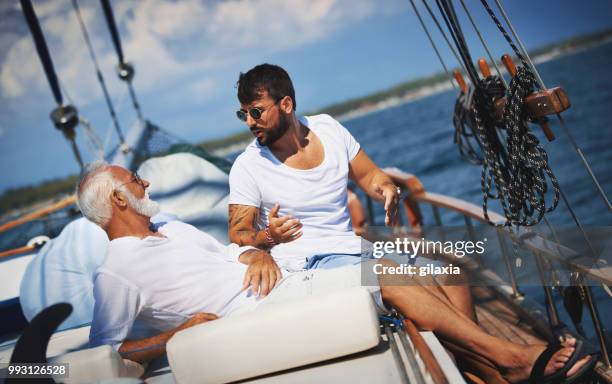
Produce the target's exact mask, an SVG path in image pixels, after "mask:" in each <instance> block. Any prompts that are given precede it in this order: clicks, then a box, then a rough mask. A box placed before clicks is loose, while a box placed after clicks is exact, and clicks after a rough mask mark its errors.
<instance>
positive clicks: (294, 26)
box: [0, 0, 612, 191]
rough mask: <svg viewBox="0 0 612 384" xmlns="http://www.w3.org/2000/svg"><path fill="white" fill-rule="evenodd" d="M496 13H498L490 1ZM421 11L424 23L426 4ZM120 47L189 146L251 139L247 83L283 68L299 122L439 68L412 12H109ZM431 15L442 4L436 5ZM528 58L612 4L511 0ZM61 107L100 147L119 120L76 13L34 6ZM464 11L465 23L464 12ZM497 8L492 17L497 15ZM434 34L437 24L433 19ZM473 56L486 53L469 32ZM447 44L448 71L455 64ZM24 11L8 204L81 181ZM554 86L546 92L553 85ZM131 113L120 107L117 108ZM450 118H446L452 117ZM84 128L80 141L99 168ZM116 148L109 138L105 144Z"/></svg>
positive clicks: (5, 93) (12, 38) (1, 22)
mask: <svg viewBox="0 0 612 384" xmlns="http://www.w3.org/2000/svg"><path fill="white" fill-rule="evenodd" d="M465 1H466V4H467V5H468V7H469V8H470V9H471V10H472V12H473V13H474V16H475V18H476V20H477V22H478V25H479V26H480V28H481V30H482V32H483V33H484V34H485V36H486V39H487V41H488V42H489V43H490V45H491V47H492V50H493V51H494V53H495V55H496V56H497V57H499V56H500V55H501V54H502V53H504V52H508V51H509V47H508V46H507V45H506V44H505V42H504V41H503V39H502V37H501V34H500V33H499V32H498V31H497V28H496V27H495V25H494V24H493V23H492V22H491V20H490V19H489V18H488V16H487V15H486V13H485V12H484V9H483V7H482V6H481V4H480V1H477V0H465ZM489 1H490V2H491V3H493V1H492V0H489ZM416 3H418V4H420V8H419V9H420V10H421V11H422V12H423V11H424V9H423V6H422V3H421V0H417V1H416ZM79 4H80V7H81V11H82V13H83V17H84V18H85V22H86V24H87V27H88V28H89V33H90V35H91V36H92V39H93V43H94V46H95V50H96V55H97V56H98V58H99V60H100V62H101V67H102V71H103V73H104V75H105V78H106V82H107V85H108V86H109V88H110V90H111V94H112V97H113V99H114V100H115V101H116V107H117V109H118V110H119V117H120V121H121V124H122V127H123V130H124V131H128V130H129V128H130V126H131V125H132V124H133V123H134V119H135V115H134V112H133V111H132V110H131V106H130V104H129V99H128V98H127V97H126V93H125V86H124V85H123V84H122V83H121V82H120V81H119V80H118V79H117V77H116V76H115V72H114V66H115V65H116V61H117V59H116V56H115V54H114V50H113V47H112V43H111V40H110V35H109V33H108V30H107V29H106V26H105V24H104V20H103V15H102V11H101V8H100V4H99V2H98V1H95V0H87V1H84V0H81V1H79ZM112 4H113V7H114V12H115V17H116V19H117V22H118V23H119V28H120V33H121V35H122V41H123V48H124V53H125V56H126V57H127V59H128V61H130V62H132V63H133V64H134V66H135V68H136V76H135V80H134V85H135V87H136V91H137V93H138V96H139V98H140V101H141V105H142V108H143V111H144V114H145V116H146V117H147V118H148V119H149V120H151V121H152V122H154V123H156V124H158V125H160V126H161V127H163V128H164V129H166V130H168V131H170V132H172V133H174V134H175V135H177V136H180V137H182V138H185V139H187V140H189V141H193V142H197V141H202V140H205V139H210V138H216V137H222V136H226V135H228V134H232V133H236V132H239V131H241V130H243V129H244V127H243V126H242V125H241V124H240V122H239V121H238V120H237V119H236V117H235V115H234V111H235V110H236V109H237V102H236V97H235V88H234V85H235V82H236V79H237V77H238V74H239V72H240V71H246V70H248V69H249V68H251V67H252V66H254V65H256V64H259V63H262V62H270V63H275V64H279V65H282V66H283V67H285V68H286V69H287V70H288V72H289V73H290V75H291V76H292V78H293V81H294V85H295V88H296V96H297V102H298V112H300V111H302V112H303V111H308V110H313V109H316V108H319V107H322V106H325V105H328V104H330V103H334V102H339V101H343V100H346V99H348V98H352V97H357V96H361V95H366V94H369V93H371V92H374V91H377V90H380V89H384V88H387V87H390V86H392V85H394V84H396V83H398V82H401V81H405V80H409V79H413V78H418V77H421V76H423V75H428V74H432V73H436V72H438V71H440V70H441V67H440V65H439V63H438V61H437V59H436V57H435V55H434V52H433V50H432V49H431V48H430V45H429V42H428V41H427V39H426V37H425V35H424V33H423V31H422V30H421V28H420V25H419V24H418V21H417V19H416V17H415V15H414V13H413V12H412V10H411V7H410V3H409V1H408V0H382V1H381V0H379V1H377V0H291V1H286V0H261V1H223V2H212V1H196V0H193V1H189V0H183V1H177V2H169V1H164V2H162V1H112ZM429 4H430V5H431V6H435V2H434V1H432V0H429ZM503 4H504V6H505V7H506V10H507V12H508V14H509V15H510V17H511V19H512V21H513V23H514V25H515V27H516V29H517V31H518V33H519V35H520V36H521V38H522V39H523V41H524V43H525V45H526V46H527V48H534V47H538V46H541V45H544V44H548V43H551V42H555V41H558V40H562V39H565V38H568V37H572V36H575V35H579V34H583V33H588V32H593V31H599V30H602V29H606V28H610V27H612V18H610V15H611V14H612V2H610V1H599V0H582V1H574V0H554V1H553V0H546V1H545V0H541V1H526V0H512V1H510V0H505V1H503ZM34 7H35V10H36V12H37V13H38V16H39V19H40V20H41V25H42V29H43V32H44V33H45V36H46V38H47V43H48V45H49V49H50V51H51V55H52V57H53V60H54V64H55V67H56V71H57V73H58V77H59V79H60V81H61V83H62V87H63V88H64V90H65V92H66V94H65V98H66V95H67V96H69V97H70V99H72V101H73V102H74V104H75V105H76V106H77V108H78V109H79V112H80V115H81V116H82V117H85V118H87V119H88V120H89V121H90V122H91V124H92V126H93V127H94V129H95V131H96V132H97V135H98V136H99V137H100V138H101V139H102V140H103V141H104V140H106V138H107V137H109V134H108V132H109V130H110V129H111V125H110V117H109V115H108V112H107V109H106V105H105V103H104V100H103V97H102V93H101V91H100V87H99V85H98V83H97V80H96V77H95V72H94V69H93V64H92V62H91V60H90V58H89V55H88V53H87V50H86V46H85V44H84V42H83V38H82V36H81V32H80V29H79V27H78V23H77V19H76V16H75V14H74V11H73V10H72V6H71V1H70V0H48V1H34ZM457 7H458V8H457V12H458V14H459V16H460V17H461V18H463V19H465V15H464V12H463V10H462V9H461V8H460V6H459V2H458V1H457ZM494 9H496V8H494ZM426 21H427V22H428V24H429V26H430V28H434V26H433V23H432V22H431V20H430V19H429V18H427V17H426ZM463 27H464V31H465V33H466V37H467V39H468V43H469V44H470V47H472V50H473V52H472V53H473V56H474V57H480V56H483V55H484V53H483V50H482V48H481V46H480V44H479V42H478V41H477V39H476V36H475V34H474V33H473V30H472V29H471V26H470V25H468V24H467V23H464V24H463ZM434 36H435V38H436V40H437V41H438V42H439V43H440V44H441V47H442V51H443V54H444V57H445V59H446V60H447V62H449V63H450V64H451V65H452V66H455V65H456V63H455V62H454V61H453V59H452V56H451V54H450V52H449V51H448V49H446V48H445V47H444V46H443V43H442V40H441V38H440V36H439V35H438V34H437V33H435V31H434ZM34 52H35V51H34V45H33V42H32V39H31V37H30V35H29V31H28V29H27V26H26V24H25V22H24V19H23V16H22V15H21V11H20V7H19V3H18V2H16V1H15V2H13V1H8V2H2V3H0V172H1V174H2V177H1V178H0V191H4V190H6V189H7V188H11V187H17V186H22V185H28V184H32V183H37V182H40V181H42V180H48V179H53V178H57V177H62V176H66V175H68V174H71V173H75V172H77V171H78V166H77V164H76V162H75V160H74V159H73V155H72V153H71V151H70V148H69V146H68V144H67V142H66V141H65V139H64V138H63V137H62V135H61V133H60V132H59V131H57V130H56V129H55V128H54V127H53V125H52V123H51V121H50V120H49V113H50V111H51V110H52V109H53V108H54V107H55V105H54V101H53V98H52V95H51V91H50V90H49V87H48V84H47V81H46V78H45V77H44V73H43V71H42V67H41V65H40V61H39V59H38V57H37V56H36V55H35V53H34ZM544 80H546V79H544ZM121 100H123V102H121ZM449 118H450V117H449ZM85 137H86V135H85V133H84V131H83V130H82V129H78V131H77V138H78V140H77V142H78V144H79V146H80V148H81V150H82V152H83V154H84V157H85V159H86V160H91V159H93V158H94V156H95V154H94V153H93V152H92V151H91V150H90V149H89V147H88V144H87V142H86V140H85ZM115 141H116V137H115V136H110V139H109V142H110V143H111V146H112V143H113V142H115Z"/></svg>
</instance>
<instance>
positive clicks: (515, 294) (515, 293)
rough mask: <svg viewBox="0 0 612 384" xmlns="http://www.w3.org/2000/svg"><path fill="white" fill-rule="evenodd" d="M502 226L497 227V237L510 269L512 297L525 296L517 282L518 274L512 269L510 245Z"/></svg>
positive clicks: (505, 262)
mask: <svg viewBox="0 0 612 384" xmlns="http://www.w3.org/2000/svg"><path fill="white" fill-rule="evenodd" d="M501 231H502V229H501V228H496V232H497V238H498V240H499V246H500V249H501V254H502V257H503V258H504V264H506V269H507V270H508V277H509V278H510V285H511V286H512V297H514V298H515V299H520V298H523V297H524V295H523V294H522V293H521V291H519V288H518V284H517V283H516V276H514V270H513V269H512V265H511V264H510V258H509V256H508V246H507V244H506V240H505V239H504V237H503V235H502V233H501Z"/></svg>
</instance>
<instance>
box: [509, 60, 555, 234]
mask: <svg viewBox="0 0 612 384" xmlns="http://www.w3.org/2000/svg"><path fill="white" fill-rule="evenodd" d="M536 84H537V82H536V79H535V77H534V76H533V73H531V71H530V70H529V69H527V67H519V68H518V70H517V73H516V76H515V77H514V78H513V79H512V82H511V83H510V87H509V89H508V92H507V96H506V100H507V102H506V108H505V109H504V116H503V124H504V126H505V127H506V130H507V133H508V138H507V140H508V154H509V164H508V167H509V171H510V172H509V173H510V192H511V193H510V195H509V196H508V203H509V210H510V213H511V215H512V216H511V220H512V222H513V223H516V224H518V225H535V224H537V223H539V222H540V220H542V218H543V217H544V214H545V213H547V212H551V211H552V210H554V209H555V208H556V207H557V205H558V203H559V197H560V192H561V191H560V187H559V182H558V181H557V178H556V177H555V176H554V174H553V172H552V170H551V169H550V166H549V164H548V154H547V153H546V151H545V150H544V148H543V147H542V146H541V145H540V142H539V140H538V138H537V137H536V136H535V134H534V133H533V132H532V131H531V130H530V129H529V126H528V125H527V119H528V116H527V114H526V111H525V107H524V105H525V97H527V96H528V95H529V94H531V93H532V92H533V90H534V88H535V86H536ZM547 178H548V179H549V180H550V183H551V185H552V188H553V192H554V198H553V202H552V204H551V205H550V206H549V207H546V202H545V195H546V192H547V191H548V181H547ZM534 215H536V216H535V217H534Z"/></svg>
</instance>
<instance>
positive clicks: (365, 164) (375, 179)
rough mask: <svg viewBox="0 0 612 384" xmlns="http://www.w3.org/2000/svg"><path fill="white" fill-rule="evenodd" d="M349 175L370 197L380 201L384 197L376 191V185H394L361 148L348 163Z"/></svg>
mask: <svg viewBox="0 0 612 384" xmlns="http://www.w3.org/2000/svg"><path fill="white" fill-rule="evenodd" d="M349 177H350V178H351V180H353V181H354V182H355V183H357V185H358V186H359V188H361V189H362V190H363V191H365V192H366V193H367V194H368V195H369V196H370V197H372V198H373V199H375V200H378V201H381V202H382V201H384V197H383V196H381V195H380V194H379V193H378V191H377V190H376V187H377V186H378V187H382V186H385V185H392V186H394V185H395V184H393V181H392V180H391V178H390V177H389V176H387V175H386V174H385V173H384V172H383V171H382V170H381V169H380V168H378V167H377V166H376V164H374V162H373V161H372V160H370V158H369V157H368V155H366V153H365V152H364V151H363V149H360V150H359V153H357V156H355V158H354V159H353V160H352V161H351V162H350V163H349Z"/></svg>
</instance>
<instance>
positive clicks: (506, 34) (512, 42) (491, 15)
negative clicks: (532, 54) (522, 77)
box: [480, 0, 537, 84]
mask: <svg viewBox="0 0 612 384" xmlns="http://www.w3.org/2000/svg"><path fill="white" fill-rule="evenodd" d="M480 2H481V3H482V5H483V6H484V8H485V10H486V11H487V13H488V14H489V16H490V17H491V19H493V22H494V23H495V25H497V28H498V29H499V31H500V32H501V33H502V35H503V36H504V39H506V41H507V42H508V44H509V45H510V47H511V48H512V50H513V51H514V54H515V55H516V57H518V58H519V60H521V63H522V64H523V66H524V67H525V68H529V65H528V64H527V60H525V57H524V56H523V55H522V54H521V51H520V50H519V49H518V48H517V46H516V44H514V41H513V40H512V38H511V37H510V35H509V34H508V32H506V28H504V26H503V25H502V23H501V21H499V19H498V18H497V16H496V15H495V12H493V10H492V9H491V7H490V6H489V3H487V0H480ZM532 76H533V74H532ZM536 84H537V83H536Z"/></svg>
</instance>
